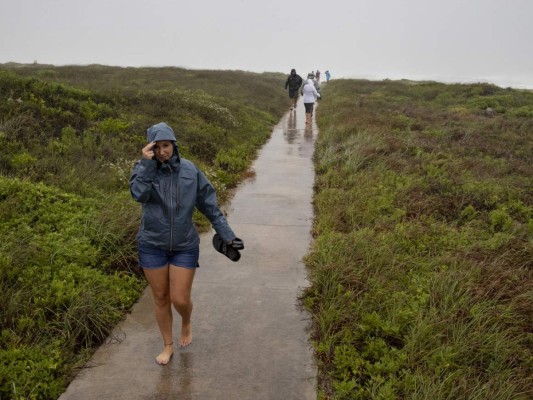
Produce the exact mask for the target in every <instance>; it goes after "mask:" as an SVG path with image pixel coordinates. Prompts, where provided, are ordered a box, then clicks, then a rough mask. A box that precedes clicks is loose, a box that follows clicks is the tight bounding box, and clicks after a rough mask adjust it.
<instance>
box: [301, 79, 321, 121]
mask: <svg viewBox="0 0 533 400" xmlns="http://www.w3.org/2000/svg"><path fill="white" fill-rule="evenodd" d="M302 95H303V97H304V106H305V125H306V126H311V119H312V117H313V106H314V105H315V100H316V99H318V98H319V97H320V93H318V91H317V90H316V88H315V84H314V83H313V80H312V79H308V80H307V83H306V84H305V85H304V87H303V88H302Z"/></svg>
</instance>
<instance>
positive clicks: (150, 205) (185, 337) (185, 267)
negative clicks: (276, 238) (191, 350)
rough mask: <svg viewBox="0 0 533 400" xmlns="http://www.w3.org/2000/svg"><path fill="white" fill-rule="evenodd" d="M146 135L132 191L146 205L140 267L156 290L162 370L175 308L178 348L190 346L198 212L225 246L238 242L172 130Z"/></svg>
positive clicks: (152, 129) (150, 130)
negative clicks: (196, 209) (179, 147)
mask: <svg viewBox="0 0 533 400" xmlns="http://www.w3.org/2000/svg"><path fill="white" fill-rule="evenodd" d="M146 133H147V139H148V144H147V145H146V146H145V147H144V148H143V149H142V158H141V160H140V161H138V162H137V163H136V164H135V166H134V167H133V171H132V174H131V177H130V192H131V195H132V197H133V199H134V200H136V201H138V202H139V203H141V204H142V219H141V226H140V229H139V232H138V234H137V244H138V254H139V264H140V266H141V267H142V269H143V271H144V275H145V276H146V279H147V280H148V283H149V285H150V288H151V290H152V294H153V297H154V302H155V316H156V320H157V324H158V326H159V330H160V332H161V336H162V338H163V351H162V352H161V353H160V354H159V355H158V356H157V357H156V362H157V363H158V364H161V365H164V364H167V363H168V362H169V360H170V357H171V356H172V353H173V335H172V309H171V307H172V306H174V308H175V309H176V311H177V312H178V313H179V314H180V316H181V336H180V339H179V346H180V347H186V346H188V345H189V344H191V342H192V328H191V313H192V307H193V305H192V302H191V291H192V283H193V279H194V274H195V271H196V268H198V267H199V265H198V258H199V251H200V250H199V243H200V237H199V236H198V232H197V231H196V228H195V226H194V224H193V220H192V216H193V212H194V209H195V208H198V210H200V211H201V212H202V213H203V214H204V215H205V216H206V217H207V218H208V219H209V221H211V224H212V225H213V228H214V229H215V231H216V232H217V233H218V235H220V237H221V238H222V240H223V241H224V242H225V243H226V244H227V245H229V246H231V245H232V244H233V242H234V241H240V239H238V238H236V236H235V234H234V233H233V231H232V230H231V228H230V226H229V225H228V222H227V221H226V218H225V217H224V215H223V214H222V212H221V211H220V209H219V207H218V205H217V199H216V194H215V189H214V188H213V186H212V185H211V183H209V181H208V180H207V178H206V177H205V176H204V174H203V173H202V172H201V171H200V170H199V169H198V167H196V165H194V164H193V163H192V162H191V161H189V160H186V159H184V158H181V157H180V154H179V152H178V146H177V144H176V137H175V135H174V131H173V130H172V128H171V127H170V126H168V125H167V124H166V123H164V122H161V123H159V124H157V125H153V126H151V127H150V128H148V130H147V131H146ZM241 248H242V247H241Z"/></svg>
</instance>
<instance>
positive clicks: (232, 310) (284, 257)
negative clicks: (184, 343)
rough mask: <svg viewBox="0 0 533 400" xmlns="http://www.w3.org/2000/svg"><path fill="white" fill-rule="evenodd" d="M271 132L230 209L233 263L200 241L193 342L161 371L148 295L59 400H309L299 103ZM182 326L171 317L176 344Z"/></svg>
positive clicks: (307, 145)
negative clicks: (238, 245)
mask: <svg viewBox="0 0 533 400" xmlns="http://www.w3.org/2000/svg"><path fill="white" fill-rule="evenodd" d="M301 101H302V100H301V99H300V103H299V105H298V108H297V110H296V111H294V112H289V113H287V114H286V115H285V116H284V117H283V119H282V120H281V121H280V123H279V124H278V125H277V126H276V127H275V128H274V130H273V133H272V137H271V139H270V140H269V142H268V143H267V144H266V145H265V146H264V147H263V148H262V150H261V151H260V153H259V156H258V159H257V160H256V161H255V163H254V164H253V169H254V171H255V173H256V176H255V178H253V179H249V180H247V181H245V182H244V183H243V184H242V185H241V186H240V187H239V188H238V190H237V192H236V194H235V197H234V198H233V200H232V202H231V204H230V205H229V207H228V221H229V223H230V225H231V226H232V228H233V230H234V231H235V233H236V234H237V235H238V236H239V237H241V238H242V239H243V240H244V243H245V246H246V248H245V250H243V251H242V258H241V260H240V261H239V262H237V263H233V262H231V261H229V260H228V259H226V258H225V257H224V256H222V255H221V254H219V253H217V252H216V251H215V250H214V249H213V247H212V246H211V237H212V235H213V232H211V233H208V234H204V235H202V237H201V239H202V242H201V245H200V265H201V267H200V269H199V270H198V272H197V274H196V278H195V281H194V286H193V303H194V311H193V343H192V345H191V346H190V347H188V348H186V349H183V350H179V349H178V348H176V349H175V352H174V356H173V358H172V359H171V361H170V363H169V364H168V365H166V366H159V365H157V364H156V363H155V362H154V357H155V355H156V354H158V353H159V351H160V350H161V338H160V335H159V330H158V328H157V324H156V322H155V317H154V311H153V304H152V298H151V294H150V292H149V290H147V291H145V294H144V295H143V297H142V298H141V300H140V301H139V302H138V303H137V304H136V305H135V306H134V308H133V310H132V313H131V314H130V315H128V317H127V318H126V319H125V320H124V321H123V323H121V324H120V325H119V326H118V327H117V329H116V330H115V332H114V334H113V335H112V336H113V338H114V339H111V340H109V342H108V343H106V344H105V345H103V346H101V347H100V348H99V349H98V351H97V352H96V353H95V355H94V356H93V358H92V359H91V361H90V362H89V364H88V365H87V368H84V369H83V370H82V372H81V373H80V374H79V375H78V377H77V378H76V379H75V380H74V381H73V382H72V383H71V384H70V386H69V387H68V389H67V391H66V392H65V393H64V394H63V395H62V396H61V397H60V400H79V399H84V400H85V399H98V400H107V399H113V400H116V399H128V400H135V399H143V400H145V399H158V400H159V399H161V400H166V399H180V400H192V399H195V400H196V399H199V400H217V399H221V400H233V399H235V400H237V399H238V400H241V399H254V400H260V399H273V400H274V399H275V400H292V399H294V400H305V399H316V390H315V387H316V369H315V367H314V365H313V360H312V353H311V350H310V347H309V343H308V341H307V340H308V332H307V328H308V324H309V320H308V316H307V315H306V314H305V313H302V312H301V311H299V310H298V309H297V306H296V302H297V296H298V295H299V293H300V291H301V289H302V287H305V286H307V281H306V272H305V268H304V265H303V264H302V261H301V259H302V257H303V256H304V255H305V253H306V252H307V250H308V246H309V243H310V239H311V238H310V229H311V222H312V205H311V200H312V187H313V181H314V171H313V165H312V160H311V157H312V154H313V151H314V139H315V136H316V133H317V130H316V126H313V129H305V114H304V109H303V104H302V102H301ZM179 322H180V318H179V316H178V315H177V313H175V320H174V332H175V333H174V337H175V339H174V343H176V342H177V340H176V338H177V337H179V326H180V325H179Z"/></svg>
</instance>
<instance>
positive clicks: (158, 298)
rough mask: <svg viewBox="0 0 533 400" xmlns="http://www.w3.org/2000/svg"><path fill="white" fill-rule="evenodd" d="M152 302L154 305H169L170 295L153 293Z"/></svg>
mask: <svg viewBox="0 0 533 400" xmlns="http://www.w3.org/2000/svg"><path fill="white" fill-rule="evenodd" d="M153 297H154V303H155V306H156V307H159V308H164V307H168V306H169V305H170V296H169V294H168V293H162V294H155V293H154V294H153Z"/></svg>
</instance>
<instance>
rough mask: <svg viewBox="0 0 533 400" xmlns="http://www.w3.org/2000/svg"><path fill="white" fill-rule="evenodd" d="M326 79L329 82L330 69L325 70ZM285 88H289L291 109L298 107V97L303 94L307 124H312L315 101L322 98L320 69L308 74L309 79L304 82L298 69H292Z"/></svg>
mask: <svg viewBox="0 0 533 400" xmlns="http://www.w3.org/2000/svg"><path fill="white" fill-rule="evenodd" d="M325 74H326V81H327V82H329V80H330V78H331V74H330V72H329V70H327V71H326V72H325ZM285 89H286V90H287V89H288V90H289V99H290V109H291V111H292V110H294V109H296V104H297V102H298V97H299V95H300V94H301V95H302V96H303V100H304V107H305V125H306V126H311V121H312V118H313V108H314V104H315V101H316V100H318V99H319V98H320V71H319V70H318V69H317V70H316V73H315V71H311V72H310V73H308V74H307V79H306V81H305V82H304V80H303V79H302V77H301V76H300V75H298V74H297V73H296V69H294V68H293V69H291V73H290V74H289V76H288V77H287V80H286V81H285Z"/></svg>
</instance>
